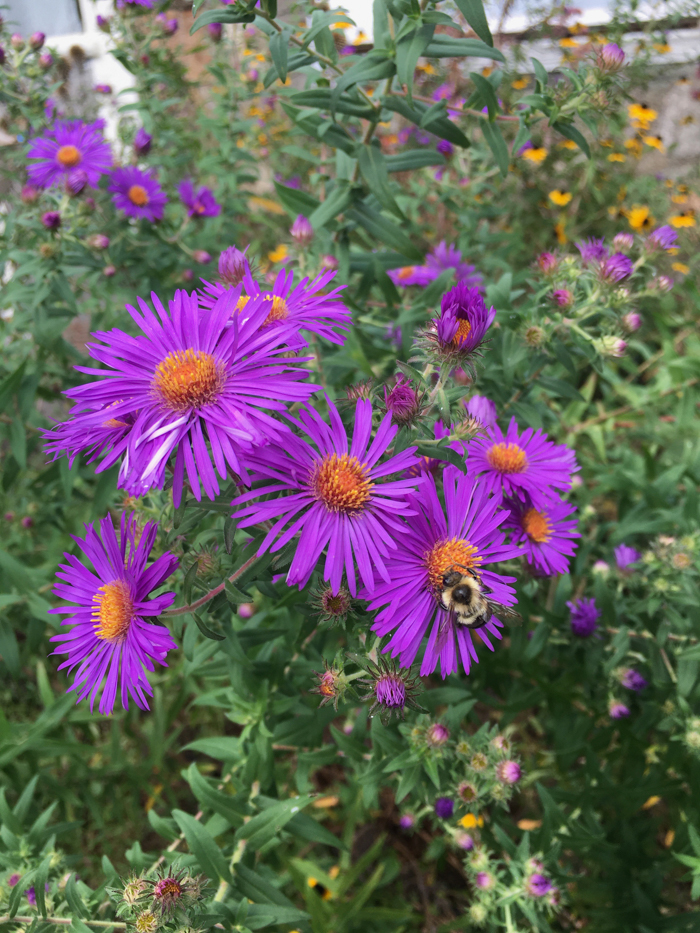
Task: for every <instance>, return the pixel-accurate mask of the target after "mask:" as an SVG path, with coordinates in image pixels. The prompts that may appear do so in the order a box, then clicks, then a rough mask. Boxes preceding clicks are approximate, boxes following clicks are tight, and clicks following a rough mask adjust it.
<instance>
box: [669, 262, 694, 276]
mask: <svg viewBox="0 0 700 933" xmlns="http://www.w3.org/2000/svg"><path fill="white" fill-rule="evenodd" d="M671 268H672V269H673V271H674V272H680V273H681V274H682V275H687V274H688V273H689V272H690V266H686V264H685V263H684V262H674V263H673V264H672V265H671Z"/></svg>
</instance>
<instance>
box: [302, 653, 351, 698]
mask: <svg viewBox="0 0 700 933" xmlns="http://www.w3.org/2000/svg"><path fill="white" fill-rule="evenodd" d="M315 674H316V677H317V678H318V683H317V684H316V686H315V687H312V688H311V690H310V691H309V693H318V694H319V695H320V696H321V697H323V699H322V700H321V702H320V704H319V705H320V706H325V705H326V703H330V702H331V701H332V702H333V708H334V709H335V710H337V709H338V703H339V702H340V700H341V699H342V698H343V696H344V695H345V691H346V690H347V688H348V681H347V678H346V676H345V674H344V673H343V672H342V671H341V670H340V669H339V668H337V667H329V666H328V662H326V669H325V671H324V672H323V673H319V672H318V671H315Z"/></svg>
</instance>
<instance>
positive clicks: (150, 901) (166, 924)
mask: <svg viewBox="0 0 700 933" xmlns="http://www.w3.org/2000/svg"><path fill="white" fill-rule="evenodd" d="M206 886H207V879H206V878H205V877H204V875H193V874H191V872H190V870H189V869H186V868H182V867H180V866H179V865H178V864H177V863H174V864H172V865H170V866H169V867H167V868H161V869H159V870H158V871H157V872H155V873H153V874H151V873H148V874H141V875H138V876H132V877H130V878H129V879H127V880H126V881H122V882H121V885H120V887H119V888H109V889H108V893H109V894H110V896H111V897H112V899H113V900H114V901H116V904H117V914H118V915H119V916H120V917H124V918H125V919H126V920H127V922H128V923H129V924H130V926H131V927H132V928H133V929H135V930H136V931H137V933H155V931H156V930H166V929H168V930H175V929H178V928H179V929H182V928H183V925H184V927H185V928H188V927H189V928H190V929H191V928H192V926H193V925H195V924H196V921H197V917H198V915H199V914H200V913H201V911H202V909H203V906H204V904H203V901H204V893H205V888H206ZM195 928H196V926H195Z"/></svg>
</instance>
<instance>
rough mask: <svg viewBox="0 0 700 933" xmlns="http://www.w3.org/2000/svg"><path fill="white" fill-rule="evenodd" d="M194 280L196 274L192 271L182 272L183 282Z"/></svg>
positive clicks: (184, 270)
mask: <svg viewBox="0 0 700 933" xmlns="http://www.w3.org/2000/svg"><path fill="white" fill-rule="evenodd" d="M193 278H194V272H193V271H192V269H183V270H182V281H183V282H191V281H192V279H193Z"/></svg>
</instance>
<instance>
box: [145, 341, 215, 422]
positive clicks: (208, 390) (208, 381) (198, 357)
mask: <svg viewBox="0 0 700 933" xmlns="http://www.w3.org/2000/svg"><path fill="white" fill-rule="evenodd" d="M224 382H225V376H224V371H223V368H222V367H221V366H220V365H219V364H217V362H216V360H215V359H214V357H213V356H212V355H211V354H210V353H204V352H203V351H201V350H174V351H173V352H172V353H169V354H168V355H167V356H166V357H165V359H164V360H163V361H162V362H161V363H159V364H158V366H157V368H156V374H155V376H154V377H153V382H152V383H151V386H152V388H153V389H154V390H155V392H156V394H157V395H159V396H160V398H161V399H162V401H163V402H164V403H165V405H166V407H167V408H171V409H172V410H173V411H187V410H188V409H190V408H203V407H204V406H205V405H210V404H211V403H212V402H215V401H216V399H217V398H218V396H219V395H220V393H221V390H222V389H223V387H224Z"/></svg>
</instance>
